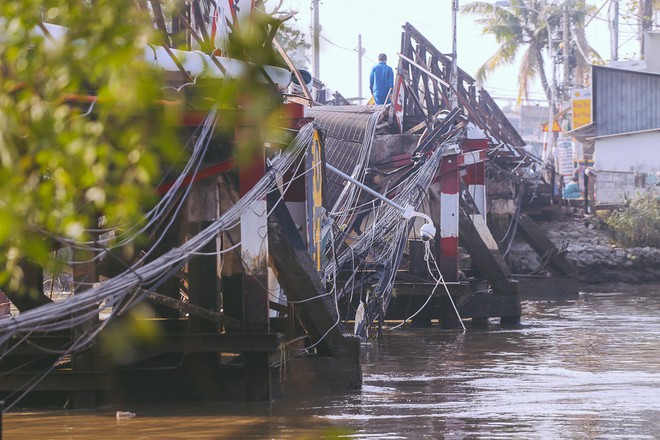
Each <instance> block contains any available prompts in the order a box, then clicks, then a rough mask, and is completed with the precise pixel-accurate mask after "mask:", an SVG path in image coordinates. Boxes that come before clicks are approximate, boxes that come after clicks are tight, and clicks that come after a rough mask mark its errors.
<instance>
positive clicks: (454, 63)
mask: <svg viewBox="0 0 660 440" xmlns="http://www.w3.org/2000/svg"><path fill="white" fill-rule="evenodd" d="M457 14H458V0H452V2H451V39H452V41H451V87H452V89H453V90H452V92H451V100H450V101H451V107H452V109H454V108H456V107H458V96H457V93H458V60H457V55H458V50H457V44H456V21H457Z"/></svg>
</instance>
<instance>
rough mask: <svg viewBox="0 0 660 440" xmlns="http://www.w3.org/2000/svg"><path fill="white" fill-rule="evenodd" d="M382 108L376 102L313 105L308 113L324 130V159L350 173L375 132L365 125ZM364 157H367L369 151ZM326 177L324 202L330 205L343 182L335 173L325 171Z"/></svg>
mask: <svg viewBox="0 0 660 440" xmlns="http://www.w3.org/2000/svg"><path fill="white" fill-rule="evenodd" d="M381 110H382V107H381V106H375V105H362V106H360V105H346V106H319V107H312V108H311V109H310V110H309V111H308V112H307V116H310V117H313V118H314V122H315V123H316V124H317V125H318V126H319V127H321V128H322V129H323V130H324V131H325V135H326V137H325V145H324V148H325V159H326V161H327V162H328V163H329V164H330V165H332V166H334V167H335V168H338V169H339V170H341V171H343V172H344V173H346V174H348V175H352V174H353V170H354V168H355V167H356V165H358V162H359V158H360V157H361V156H363V155H364V154H365V153H366V152H365V151H363V150H364V149H367V150H370V148H371V143H372V141H373V136H374V133H373V130H371V131H370V130H369V129H368V125H369V121H370V120H371V118H372V116H373V115H374V113H376V112H379V111H381ZM372 128H375V126H374V127H372ZM363 157H364V158H365V159H366V160H367V161H368V159H369V157H368V154H367V155H366V156H363ZM364 166H365V167H366V162H365V163H364ZM326 178H327V180H326V197H327V200H326V202H327V206H328V207H329V208H332V207H333V206H334V204H335V202H336V201H337V198H338V197H339V194H340V193H341V191H342V190H343V189H344V185H345V184H346V182H345V181H344V180H343V179H342V178H340V177H338V176H335V175H334V174H327V175H326Z"/></svg>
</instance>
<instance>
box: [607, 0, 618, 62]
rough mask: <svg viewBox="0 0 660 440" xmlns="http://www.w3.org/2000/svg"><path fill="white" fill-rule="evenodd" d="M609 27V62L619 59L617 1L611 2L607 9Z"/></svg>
mask: <svg viewBox="0 0 660 440" xmlns="http://www.w3.org/2000/svg"><path fill="white" fill-rule="evenodd" d="M609 13H610V14H609V15H610V17H609V18H610V20H609V25H610V58H611V61H617V60H618V59H619V0H612V1H611V2H610V9H609Z"/></svg>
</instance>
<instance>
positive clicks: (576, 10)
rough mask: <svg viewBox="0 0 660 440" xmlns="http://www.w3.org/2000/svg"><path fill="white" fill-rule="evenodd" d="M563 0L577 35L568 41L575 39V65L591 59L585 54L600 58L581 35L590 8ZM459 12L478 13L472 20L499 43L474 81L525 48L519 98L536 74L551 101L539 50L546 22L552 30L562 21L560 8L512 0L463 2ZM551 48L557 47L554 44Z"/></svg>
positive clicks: (545, 35) (545, 43) (577, 1)
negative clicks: (504, 1)
mask: <svg viewBox="0 0 660 440" xmlns="http://www.w3.org/2000/svg"><path fill="white" fill-rule="evenodd" d="M566 1H567V2H568V8H569V20H570V24H571V28H572V29H573V32H574V33H575V36H576V38H575V39H571V40H577V41H578V44H577V46H576V47H577V55H576V63H577V66H578V67H584V66H586V65H587V64H589V62H590V61H591V60H588V59H587V57H590V58H592V59H593V58H600V57H599V56H598V54H597V53H596V52H595V51H594V50H593V49H592V48H591V47H589V45H588V44H587V43H586V36H585V34H584V18H585V16H586V15H587V14H588V13H589V12H591V7H590V6H587V5H586V4H585V2H584V0H566ZM462 12H463V13H464V14H471V15H477V16H479V18H477V19H476V20H475V21H476V22H477V23H479V24H481V25H482V26H483V33H484V34H492V35H494V36H495V40H496V41H497V42H498V43H499V45H500V46H499V48H498V49H497V51H496V52H495V53H494V54H493V55H492V56H491V57H490V58H489V59H488V60H486V62H485V63H484V65H483V66H481V67H480V68H479V70H478V71H477V74H476V78H477V80H478V81H480V82H484V81H485V79H486V77H487V76H488V73H490V72H492V71H494V70H496V69H497V68H498V67H500V66H502V65H504V64H511V63H513V62H514V61H515V60H516V56H517V55H518V53H519V52H520V50H523V49H524V53H523V54H522V58H521V63H520V67H519V69H518V82H519V90H518V99H519V100H520V99H521V98H523V97H525V98H526V97H527V91H528V90H529V84H530V81H531V80H532V79H533V78H536V77H538V78H539V79H540V81H541V85H542V86H543V90H544V91H545V94H546V97H547V98H548V101H550V99H551V89H550V83H549V81H548V77H547V75H546V73H545V69H544V60H543V55H542V51H543V49H545V48H546V47H548V25H550V29H551V31H554V30H555V29H556V28H557V27H559V25H560V23H561V17H562V11H561V7H559V6H555V5H545V3H543V2H540V1H538V0H512V1H511V2H510V4H509V5H508V6H507V7H501V6H498V5H493V4H491V3H486V2H483V1H476V2H472V3H469V4H467V5H465V6H464V7H463V8H462ZM553 40H554V39H553ZM572 44H575V43H574V42H573V43H572ZM553 49H556V48H555V47H554V45H553ZM554 61H555V60H553V62H554Z"/></svg>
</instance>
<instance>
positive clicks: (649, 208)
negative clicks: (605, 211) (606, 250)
mask: <svg viewBox="0 0 660 440" xmlns="http://www.w3.org/2000/svg"><path fill="white" fill-rule="evenodd" d="M605 221H606V223H607V225H608V226H609V228H610V231H611V233H612V236H613V238H614V239H615V240H616V241H618V242H619V243H621V244H622V245H624V246H627V247H647V246H648V247H656V248H660V202H659V201H658V196H657V194H655V193H654V192H648V193H644V194H640V195H639V196H637V197H636V198H634V199H632V200H629V201H628V202H627V203H626V205H624V206H623V207H621V208H620V209H618V210H617V211H614V212H613V213H611V214H610V215H609V216H608V217H607V219H606V220H605Z"/></svg>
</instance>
